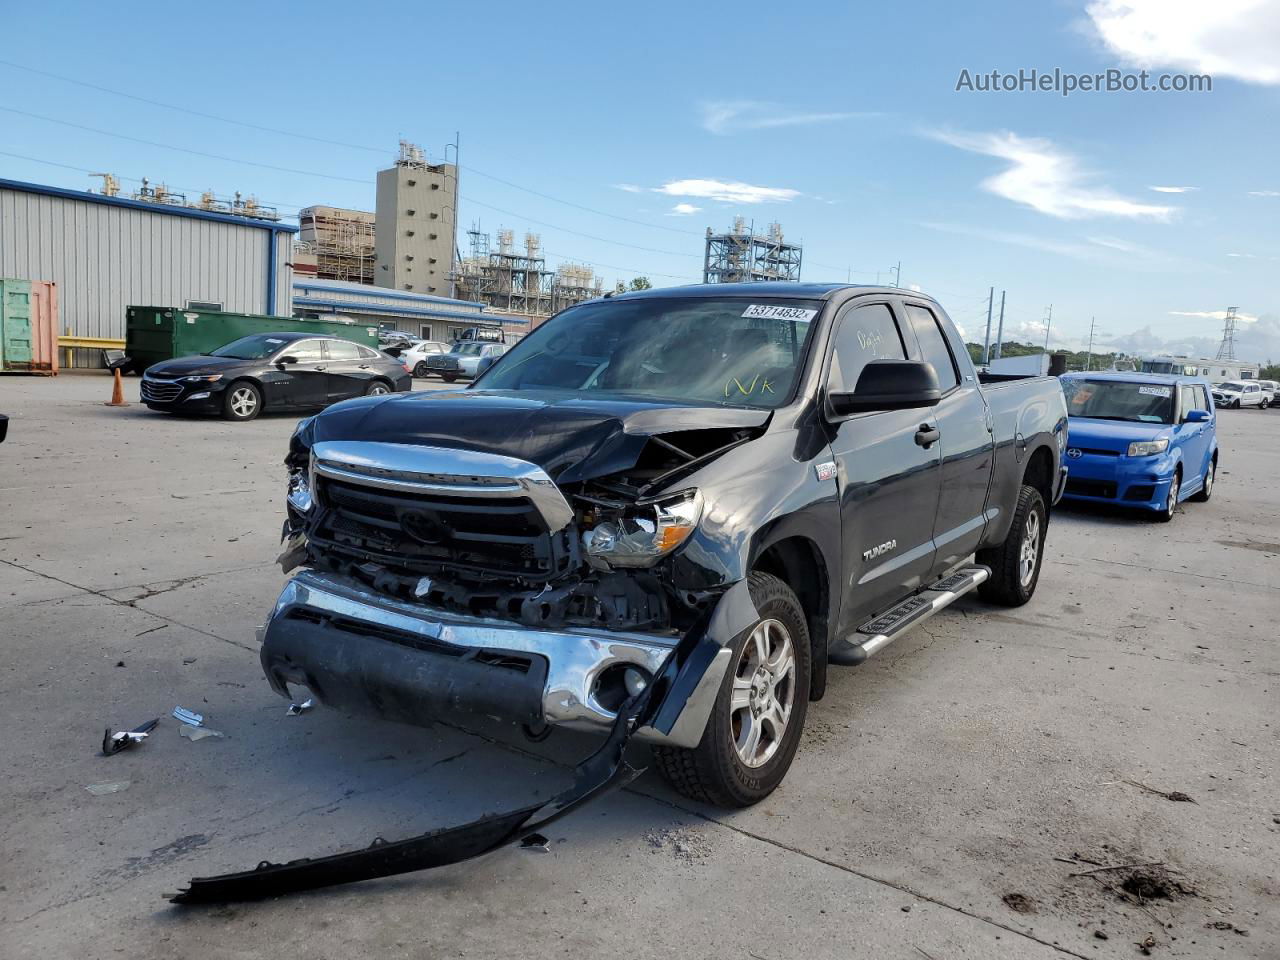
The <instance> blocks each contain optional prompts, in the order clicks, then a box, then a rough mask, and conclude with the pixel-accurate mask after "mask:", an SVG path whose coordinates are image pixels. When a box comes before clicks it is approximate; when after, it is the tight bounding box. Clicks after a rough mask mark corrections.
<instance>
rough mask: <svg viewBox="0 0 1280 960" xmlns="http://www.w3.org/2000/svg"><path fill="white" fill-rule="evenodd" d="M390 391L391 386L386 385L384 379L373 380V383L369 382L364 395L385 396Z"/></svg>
mask: <svg viewBox="0 0 1280 960" xmlns="http://www.w3.org/2000/svg"><path fill="white" fill-rule="evenodd" d="M390 392H391V388H390V387H389V386H387V382H386V381H385V380H375V381H373V383H371V384H369V386H368V388H367V389H366V390H365V392H364V395H365V396H366V397H385V396H386V395H387V394H388V393H390Z"/></svg>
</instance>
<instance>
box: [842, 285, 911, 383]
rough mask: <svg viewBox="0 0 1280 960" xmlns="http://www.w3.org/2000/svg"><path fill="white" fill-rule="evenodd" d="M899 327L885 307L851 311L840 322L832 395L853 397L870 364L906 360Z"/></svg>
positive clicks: (876, 305) (868, 307)
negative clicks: (864, 371)
mask: <svg viewBox="0 0 1280 960" xmlns="http://www.w3.org/2000/svg"><path fill="white" fill-rule="evenodd" d="M905 359H907V352H906V350H904V349H903V346H902V336H901V334H899V333H898V324H897V323H896V322H895V321H894V319H893V311H892V310H890V309H889V306H888V305H887V304H884V303H876V304H870V305H868V306H865V307H854V308H853V309H852V310H850V311H849V312H848V313H846V314H845V315H844V316H843V317H841V319H840V327H839V329H837V330H836V347H835V354H834V356H833V357H832V358H831V377H830V383H829V386H830V389H831V392H832V393H852V392H853V388H854V387H856V386H857V385H858V377H859V376H860V375H861V374H862V368H863V367H865V366H866V365H867V364H868V363H870V362H871V361H872V360H905Z"/></svg>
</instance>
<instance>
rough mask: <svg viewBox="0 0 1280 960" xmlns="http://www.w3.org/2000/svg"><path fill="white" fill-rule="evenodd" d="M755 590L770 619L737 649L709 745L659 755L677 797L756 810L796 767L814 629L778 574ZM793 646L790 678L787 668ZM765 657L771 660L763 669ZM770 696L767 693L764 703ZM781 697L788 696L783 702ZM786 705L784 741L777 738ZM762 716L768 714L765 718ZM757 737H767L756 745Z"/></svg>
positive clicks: (755, 580)
mask: <svg viewBox="0 0 1280 960" xmlns="http://www.w3.org/2000/svg"><path fill="white" fill-rule="evenodd" d="M747 583H748V587H749V588H750V590H751V600H752V602H753V603H755V605H756V609H757V610H758V611H759V612H760V616H761V618H762V619H761V621H760V623H759V624H757V626H756V627H755V628H753V629H752V630H749V631H747V632H746V633H745V634H744V635H743V636H742V637H740V638H739V639H738V640H737V641H736V642H735V643H734V644H733V647H732V650H733V655H732V656H731V657H730V661H729V662H730V665H731V666H730V668H729V669H728V670H727V671H725V677H724V680H723V682H722V683H721V684H720V692H719V693H718V694H717V695H716V702H715V705H714V706H713V707H712V709H711V717H710V719H709V720H708V721H707V728H706V730H704V731H703V732H702V741H701V742H700V743H699V744H698V745H697V746H696V747H694V748H693V749H684V748H680V747H654V748H653V759H654V766H655V767H657V769H658V772H659V773H660V774H662V777H663V779H665V780H666V781H667V783H669V784H671V786H672V787H673V788H675V790H676V791H677V792H679V793H681V794H683V795H684V796H686V797H689V798H690V799H691V800H698V801H701V802H703V803H710V804H714V805H716V806H719V807H749V806H751V805H752V804H753V803H759V802H760V801H761V800H763V799H764V798H765V797H767V796H769V794H771V793H773V791H774V790H775V789H776V788H777V786H778V784H779V783H781V782H782V778H783V777H785V776H786V775H787V771H788V770H789V769H790V768H791V761H792V760H794V759H795V755H796V750H797V749H798V748H799V746H800V736H801V734H802V733H803V731H804V719H805V714H806V713H807V712H808V708H809V628H808V626H807V624H806V622H805V617H804V609H803V608H802V607H801V606H800V601H799V600H797V599H796V595H795V593H794V592H793V591H792V590H791V588H790V587H788V586H787V585H786V584H785V583H783V582H782V581H781V580H779V579H778V578H777V577H775V576H772V575H771V574H767V573H753V574H751V576H750V577H749V578H748V581H747ZM757 638H759V639H760V640H761V645H760V646H758V645H757ZM788 645H789V647H790V651H789V653H790V659H791V663H790V671H789V672H787V671H786V668H785V662H786V657H787V655H788V651H787V646H788ZM761 649H764V650H765V651H766V652H767V654H768V656H767V657H766V658H765V660H764V662H763V663H762V662H761V659H760V655H759V651H760V650H761ZM774 658H776V660H777V661H779V662H778V663H777V667H776V669H779V670H780V672H781V679H779V675H778V674H777V673H772V672H771V671H770V670H769V668H768V666H767V664H768V663H769V662H770V661H771V660H773V659H774ZM761 667H763V668H764V669H763V670H761ZM762 683H764V684H769V686H767V687H763V686H761V684H762ZM774 684H776V686H774ZM735 688H736V690H737V695H736V697H735ZM762 690H766V691H767V692H765V693H764V695H763V697H760V696H757V695H758V694H759V693H760V692H761V691H762ZM778 690H782V691H783V692H782V693H781V695H779V694H778ZM735 700H736V701H737V702H738V703H739V704H740V705H739V706H737V707H734V706H733V704H734V702H735ZM784 705H785V708H786V712H785V720H784V721H783V725H782V731H781V736H780V737H770V736H769V733H770V731H772V730H776V729H777V726H776V723H777V720H776V718H777V717H779V715H780V713H781V711H780V707H782V706H784ZM758 708H760V709H762V710H763V712H761V713H757V709H758ZM752 730H758V731H760V733H759V734H757V736H756V738H755V739H754V740H753V738H752V736H751V732H752ZM766 737H768V739H767V740H766ZM744 757H751V758H753V762H752V763H748V762H746V760H745V759H744Z"/></svg>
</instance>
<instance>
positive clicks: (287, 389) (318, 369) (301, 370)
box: [263, 340, 329, 407]
mask: <svg viewBox="0 0 1280 960" xmlns="http://www.w3.org/2000/svg"><path fill="white" fill-rule="evenodd" d="M280 356H282V357H283V356H288V357H293V358H294V359H295V360H296V361H297V362H295V363H284V364H282V363H279V362H278V361H279V357H277V363H276V365H275V367H274V370H273V372H272V373H271V374H270V381H268V380H267V378H266V377H264V378H263V383H264V385H266V387H267V403H268V404H270V405H272V406H277V407H323V406H324V405H325V404H327V403H328V402H329V374H328V369H329V365H328V357H327V356H326V355H325V350H324V341H323V340H299V341H297V342H296V343H294V344H293V345H292V346H290V347H288V348H286V349H285V350H283V351H282V352H281V354H280Z"/></svg>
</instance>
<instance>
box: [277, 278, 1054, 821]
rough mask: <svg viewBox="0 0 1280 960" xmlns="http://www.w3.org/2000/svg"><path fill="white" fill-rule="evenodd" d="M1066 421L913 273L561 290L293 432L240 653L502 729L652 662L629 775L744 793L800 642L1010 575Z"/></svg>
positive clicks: (606, 710) (614, 692)
mask: <svg viewBox="0 0 1280 960" xmlns="http://www.w3.org/2000/svg"><path fill="white" fill-rule="evenodd" d="M1066 423H1067V418H1066V407H1065V403H1064V399H1063V393H1062V390H1061V388H1060V386H1059V384H1058V382H1057V381H1056V380H1054V379H1052V378H1047V377H1032V378H999V382H992V383H983V382H982V380H981V379H980V377H979V375H978V373H977V371H976V370H975V368H974V366H973V364H972V362H971V361H970V357H969V354H968V352H967V350H966V348H965V344H964V341H963V340H962V338H961V336H960V333H959V332H958V331H957V329H956V328H955V326H954V325H953V324H952V322H951V321H950V319H949V318H948V317H947V314H946V313H945V312H944V310H943V309H942V307H941V306H939V304H938V303H937V301H935V300H933V299H932V298H930V297H928V296H926V295H924V294H921V293H918V292H913V291H908V290H902V289H895V288H885V287H878V286H853V285H847V284H832V285H825V284H798V283H750V284H716V285H705V286H691V287H679V288H670V289H665V290H662V289H660V290H647V291H642V292H637V293H629V294H623V295H616V296H608V297H604V298H601V299H596V300H592V301H588V302H586V303H582V304H579V305H577V306H574V307H571V308H569V309H567V310H564V311H563V312H561V313H560V314H558V315H557V316H555V317H553V318H552V319H551V320H549V321H548V322H546V323H545V324H543V325H542V326H541V327H539V328H538V329H537V330H535V331H534V332H533V333H531V334H530V335H529V336H527V337H525V338H524V339H523V340H521V341H520V342H519V343H518V344H516V345H515V346H514V347H513V348H512V349H511V350H510V351H508V352H507V353H506V354H505V355H504V356H502V357H501V358H500V359H498V360H497V362H496V363H494V364H493V365H492V366H491V367H490V368H488V369H487V370H484V371H483V372H482V373H481V374H480V376H479V377H478V378H477V379H476V380H475V381H474V382H473V383H472V384H470V385H469V387H467V388H466V389H456V390H441V391H435V392H421V393H413V394H397V395H393V396H386V397H365V398H362V399H355V400H349V401H346V402H343V403H339V404H336V405H335V406H332V407H330V408H329V409H327V410H325V411H324V412H323V413H320V414H318V415H316V416H314V417H310V418H308V419H306V420H303V421H301V422H300V423H299V424H298V427H297V430H296V432H295V433H294V435H293V437H292V439H291V441H290V445H289V452H288V456H287V460H286V464H287V466H288V469H289V488H288V497H287V502H288V506H287V511H288V517H287V520H286V523H285V530H284V534H285V538H286V540H287V546H286V549H285V551H284V553H283V554H282V556H281V561H282V566H283V567H284V568H285V570H286V572H291V571H295V570H296V572H295V573H294V575H293V577H292V579H291V580H290V581H289V582H288V584H287V585H286V586H285V588H284V591H283V593H281V595H280V597H279V600H278V601H277V603H276V605H275V607H274V609H273V610H272V612H271V615H270V618H269V620H268V621H267V622H266V624H265V625H264V626H263V628H262V630H261V631H260V639H261V641H262V648H261V659H262V665H263V669H264V671H265V673H266V676H267V678H268V680H269V682H270V684H271V686H272V687H273V688H274V689H275V690H276V691H277V692H278V693H280V694H282V695H284V696H286V697H291V698H293V697H294V692H293V691H292V690H291V689H290V688H291V687H298V688H307V689H308V690H310V691H311V694H312V695H313V696H314V697H315V698H316V699H318V700H319V701H320V702H321V703H323V704H326V705H329V706H332V707H337V708H341V709H344V710H357V711H367V712H370V713H373V714H375V715H378V716H381V717H384V718H388V719H393V720H398V721H403V722H408V723H412V724H419V725H429V724H430V723H432V722H433V721H447V722H449V723H452V724H456V725H461V726H464V727H466V726H467V725H468V724H469V723H470V722H472V721H476V720H478V719H479V718H498V719H500V720H504V721H509V722H511V723H514V724H518V725H520V726H521V727H523V729H524V731H525V733H526V734H527V735H528V736H530V737H532V738H540V737H542V736H544V735H545V734H546V733H548V732H549V731H551V730H553V729H555V728H558V727H559V728H573V729H578V730H585V731H599V732H600V733H601V734H606V733H609V732H610V731H611V730H613V729H614V724H615V720H616V719H617V717H618V716H619V712H620V710H622V708H623V705H624V704H626V703H628V702H632V701H633V700H634V698H636V697H637V696H639V695H640V694H641V693H642V692H644V691H646V690H647V688H649V687H651V686H653V685H660V686H661V689H652V690H648V696H649V697H650V698H653V699H654V701H655V702H654V703H653V705H652V706H651V708H649V709H647V710H646V712H645V714H644V718H643V722H642V723H641V724H640V725H638V726H637V728H636V729H635V730H634V731H631V732H633V733H634V736H635V738H636V739H637V740H639V741H647V742H648V743H650V744H651V745H652V754H653V761H654V764H655V766H656V767H657V769H658V770H659V771H660V772H661V773H662V775H663V776H664V777H666V779H667V780H668V781H670V783H671V784H672V785H673V786H674V787H675V789H676V790H678V791H680V792H681V793H683V794H686V795H688V796H690V797H693V798H696V799H698V800H702V801H707V802H710V803H713V804H719V805H726V806H745V805H749V804H752V803H755V802H757V801H759V800H760V799H762V798H763V797H765V796H767V795H768V794H769V793H770V792H771V791H772V790H774V788H775V787H777V785H778V784H779V782H780V781H781V780H782V779H783V777H784V775H785V774H786V772H787V769H788V768H789V767H790V765H791V762H792V759H793V757H794V756H795V753H796V749H797V747H798V745H799V744H800V740H801V732H802V729H803V727H804V723H805V716H806V712H807V710H808V708H809V703H810V702H811V701H817V700H819V699H821V698H822V696H823V693H824V691H825V689H826V686H827V675H828V668H829V666H831V665H856V664H859V663H861V662H863V661H864V660H866V659H867V658H868V657H870V656H873V655H874V654H876V653H877V652H878V651H880V650H882V649H883V648H884V647H885V646H886V645H887V644H889V643H891V642H892V641H894V640H895V639H897V638H898V637H900V636H902V635H903V633H904V632H905V631H907V630H909V629H910V628H911V627H913V626H915V625H918V624H920V623H921V622H922V621H924V620H926V619H928V618H929V617H931V616H933V615H934V614H936V613H937V612H938V611H940V610H942V609H943V608H945V607H946V606H948V605H949V604H951V603H952V602H954V601H955V600H956V599H957V598H959V597H961V596H963V595H965V594H967V593H970V592H971V591H976V592H977V593H978V595H979V596H981V597H982V598H983V599H985V600H987V601H989V602H992V603H996V604H1002V605H1007V606H1018V605H1020V604H1024V603H1026V602H1027V601H1029V600H1030V599H1031V597H1032V595H1033V594H1034V593H1035V589H1036V583H1037V580H1038V578H1039V576H1040V569H1041V562H1042V559H1043V557H1044V545H1045V534H1046V531H1047V527H1048V522H1049V517H1050V509H1051V506H1052V505H1053V504H1055V503H1056V502H1057V500H1058V498H1059V496H1060V495H1061V493H1062V489H1063V485H1064V481H1065V477H1066V470H1065V468H1064V467H1063V466H1062V463H1063V461H1062V454H1063V450H1064V448H1065V446H1066V437H1067V433H1066ZM691 638H696V641H697V643H696V644H693V643H692V640H691ZM690 651H693V652H692V653H690ZM672 677H678V682H672V681H671V678H672ZM664 678H665V679H664Z"/></svg>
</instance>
